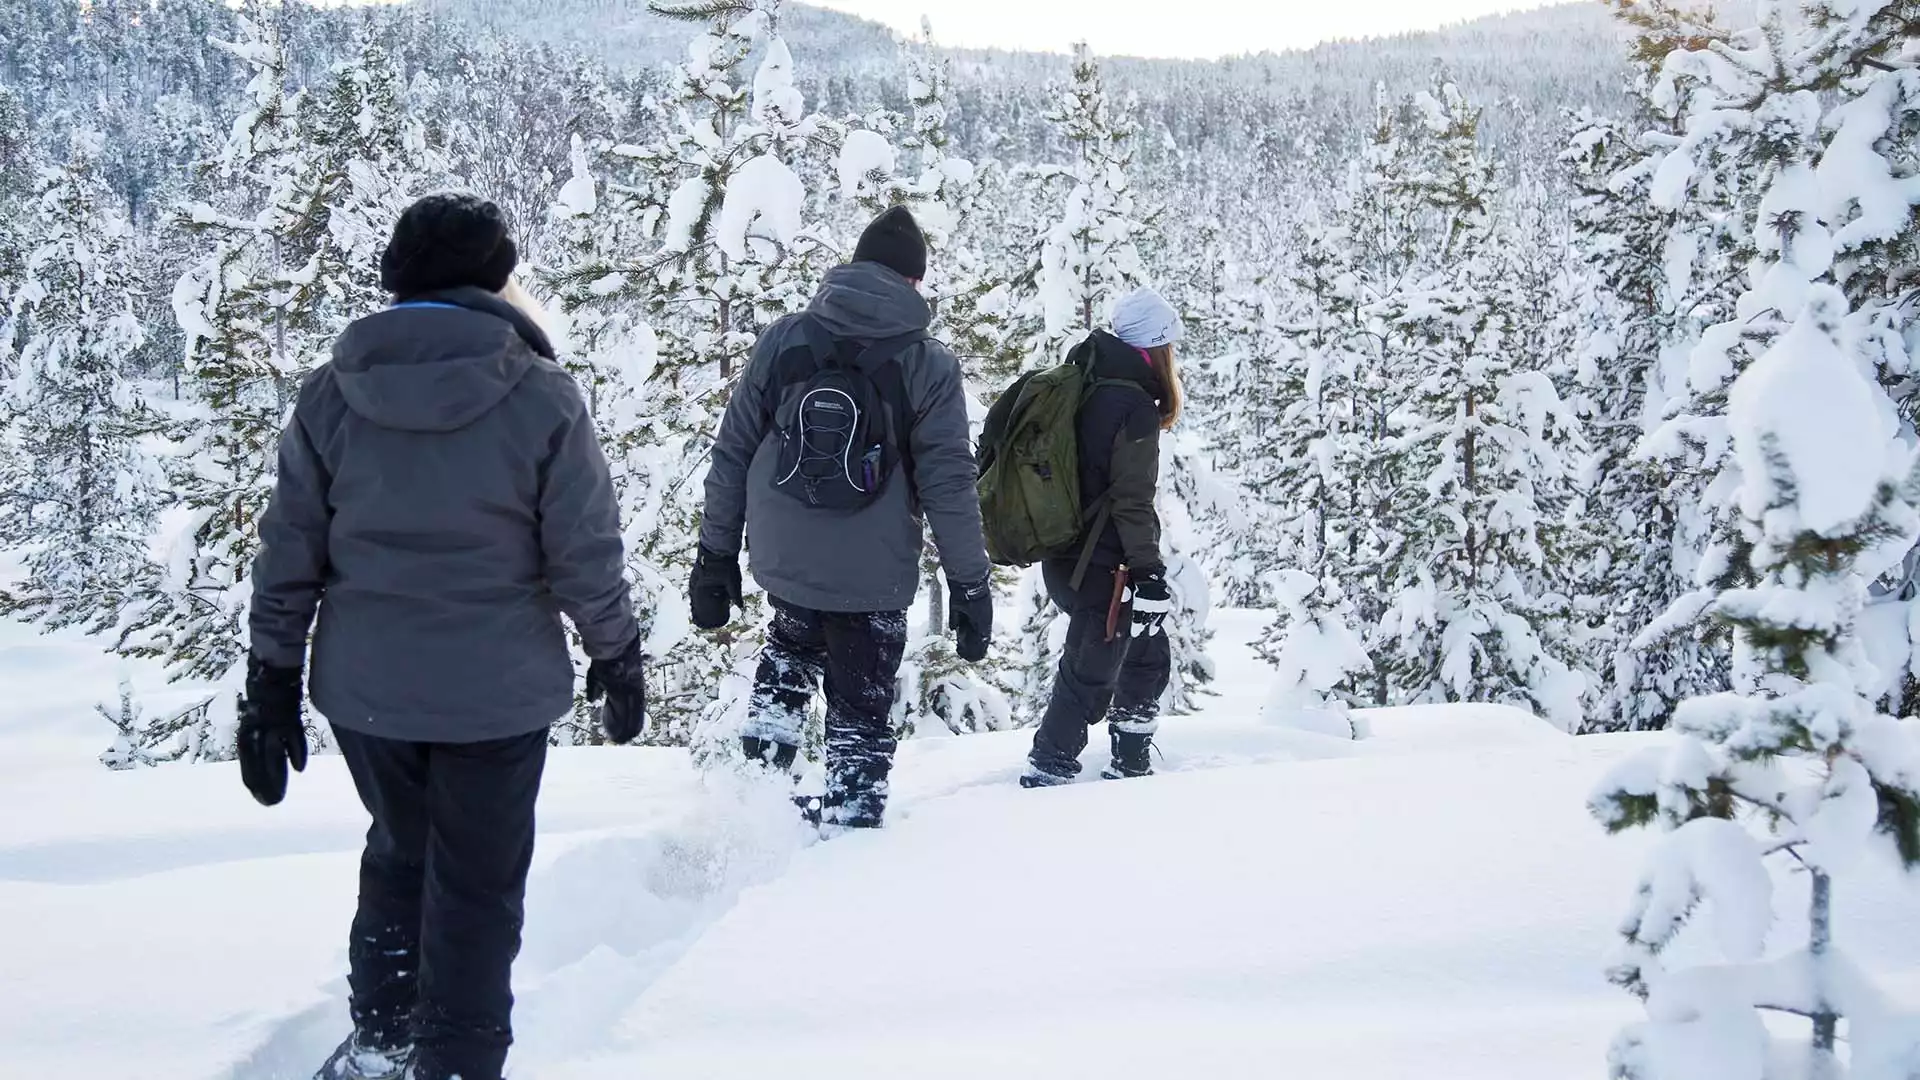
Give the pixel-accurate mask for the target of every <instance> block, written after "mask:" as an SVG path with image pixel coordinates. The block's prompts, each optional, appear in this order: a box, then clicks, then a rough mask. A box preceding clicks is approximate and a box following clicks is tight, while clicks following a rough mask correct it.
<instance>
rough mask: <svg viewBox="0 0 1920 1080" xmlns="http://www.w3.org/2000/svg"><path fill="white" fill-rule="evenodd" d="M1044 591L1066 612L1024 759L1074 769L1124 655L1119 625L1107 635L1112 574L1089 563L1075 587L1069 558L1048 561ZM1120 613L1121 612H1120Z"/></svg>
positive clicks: (1051, 769)
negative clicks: (1048, 690)
mask: <svg viewBox="0 0 1920 1080" xmlns="http://www.w3.org/2000/svg"><path fill="white" fill-rule="evenodd" d="M1042 572H1043V573H1044V574H1045V577H1046V582H1047V592H1048V594H1049V595H1050V596H1052V597H1053V602H1054V604H1055V605H1056V606H1058V607H1060V608H1061V609H1062V610H1064V611H1066V613H1067V620H1068V621H1067V642H1066V647H1065V648H1064V649H1063V650H1062V651H1061V654H1060V670H1059V673H1058V674H1057V675H1055V677H1054V681H1053V697H1052V699H1051V700H1049V701H1048V702H1047V711H1046V714H1045V715H1044V716H1042V717H1041V718H1040V727H1039V728H1038V729H1037V730H1035V731H1034V733H1033V752H1032V753H1031V754H1030V755H1029V756H1028V759H1027V760H1028V761H1029V762H1030V763H1031V764H1032V765H1033V767H1034V768H1036V769H1038V770H1040V771H1041V772H1044V773H1048V774H1050V775H1052V776H1078V775H1080V752H1081V751H1083V750H1085V749H1086V748H1087V729H1088V728H1089V727H1091V726H1093V725H1094V724H1097V723H1099V722H1100V721H1101V720H1103V719H1105V718H1106V715H1107V709H1108V707H1109V706H1110V705H1111V704H1112V703H1113V695H1114V684H1115V681H1116V680H1117V679H1118V678H1119V677H1120V667H1121V664H1122V662H1123V661H1124V660H1125V659H1126V655H1127V638H1126V636H1125V630H1124V627H1123V628H1122V632H1121V634H1120V635H1118V636H1116V637H1115V638H1114V639H1113V640H1112V641H1108V640H1107V606H1108V604H1109V603H1110V602H1111V600H1112V598H1113V574H1112V572H1111V571H1107V570H1103V569H1099V568H1094V569H1089V570H1088V571H1087V575H1086V579H1085V580H1084V581H1082V582H1081V585H1080V588H1079V589H1078V590H1075V589H1074V588H1072V584H1071V582H1072V577H1073V567H1072V564H1071V562H1068V563H1066V564H1065V565H1062V564H1060V563H1058V562H1049V563H1047V564H1045V566H1044V567H1043V568H1042ZM1121 615H1122V618H1123V619H1124V618H1125V617H1126V613H1125V612H1122V613H1121Z"/></svg>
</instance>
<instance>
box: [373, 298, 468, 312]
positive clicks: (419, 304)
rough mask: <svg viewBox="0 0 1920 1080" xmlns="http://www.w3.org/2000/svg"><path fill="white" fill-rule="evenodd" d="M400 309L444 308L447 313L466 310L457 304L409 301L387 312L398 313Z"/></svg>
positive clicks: (435, 301) (437, 301)
mask: <svg viewBox="0 0 1920 1080" xmlns="http://www.w3.org/2000/svg"><path fill="white" fill-rule="evenodd" d="M401 308H445V309H447V310H448V311H465V310H467V309H466V308H463V307H461V306H460V305H459V304H448V303H443V302H441V301H439V300H409V301H407V302H406V303H404V304H395V305H393V306H392V307H390V308H388V309H387V310H388V311H398V310H399V309H401Z"/></svg>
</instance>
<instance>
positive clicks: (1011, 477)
mask: <svg viewBox="0 0 1920 1080" xmlns="http://www.w3.org/2000/svg"><path fill="white" fill-rule="evenodd" d="M1106 383H1113V384H1115V385H1123V386H1131V385H1133V384H1131V383H1127V382H1124V381H1121V380H1112V379H1093V378H1089V377H1088V375H1087V369H1086V368H1085V367H1084V366H1083V365H1082V364H1081V363H1078V362H1075V361H1074V360H1069V361H1068V362H1067V363H1064V364H1061V365H1060V366H1058V367H1053V368H1048V369H1046V370H1044V371H1032V372H1028V373H1027V374H1025V375H1022V376H1021V377H1020V379H1019V380H1018V381H1017V382H1015V383H1014V384H1013V385H1012V386H1010V387H1008V388H1007V392H1006V393H1004V394H1001V395H1000V399H999V400H998V401H996V402H994V404H993V408H992V409H991V410H990V411H988V413H987V422H986V426H985V428H984V429H983V430H982V431H981V434H980V520H981V524H982V526H983V527H984V529H985V531H986V538H987V555H988V556H989V557H991V558H992V559H993V561H994V562H995V563H996V564H998V565H1001V566H1032V565H1033V564H1034V563H1037V562H1040V561H1041V560H1043V559H1050V558H1055V557H1058V556H1061V555H1068V554H1075V553H1076V550H1075V549H1076V546H1078V547H1079V550H1078V552H1077V554H1078V555H1079V556H1080V565H1079V567H1078V568H1076V571H1075V574H1074V577H1075V578H1076V579H1078V578H1079V577H1081V576H1082V575H1083V574H1084V573H1085V567H1086V563H1087V560H1088V558H1089V557H1090V556H1091V555H1092V553H1093V547H1094V543H1095V542H1096V541H1097V540H1098V538H1099V536H1100V533H1101V531H1102V530H1103V529H1105V528H1106V524H1107V518H1108V516H1109V513H1110V509H1109V507H1108V505H1107V500H1106V499H1105V498H1104V497H1102V498H1101V499H1099V500H1098V502H1097V504H1096V505H1094V506H1092V507H1089V508H1088V510H1087V511H1086V512H1085V513H1084V514H1083V513H1082V511H1081V501H1080V497H1081V492H1080V438H1079V433H1078V432H1079V424H1078V420H1079V415H1080V407H1081V406H1082V405H1083V404H1085V403H1086V400H1087V398H1088V396H1090V395H1091V394H1092V393H1093V391H1094V390H1095V389H1097V388H1098V387H1100V386H1101V385H1103V384H1106ZM1083 540H1084V541H1085V542H1084V544H1083V543H1082V541H1083Z"/></svg>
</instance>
